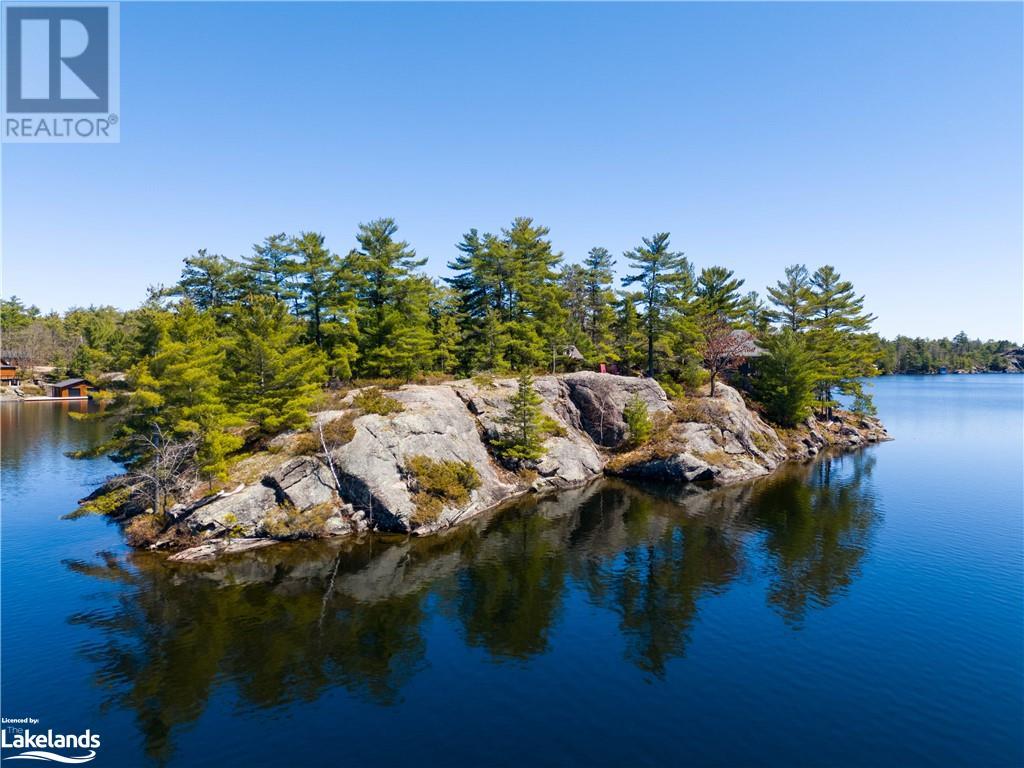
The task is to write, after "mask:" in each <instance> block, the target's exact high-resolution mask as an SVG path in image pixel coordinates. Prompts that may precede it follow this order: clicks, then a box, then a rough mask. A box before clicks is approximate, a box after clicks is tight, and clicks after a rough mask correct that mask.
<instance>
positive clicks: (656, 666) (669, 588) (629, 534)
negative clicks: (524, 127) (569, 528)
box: [581, 490, 739, 677]
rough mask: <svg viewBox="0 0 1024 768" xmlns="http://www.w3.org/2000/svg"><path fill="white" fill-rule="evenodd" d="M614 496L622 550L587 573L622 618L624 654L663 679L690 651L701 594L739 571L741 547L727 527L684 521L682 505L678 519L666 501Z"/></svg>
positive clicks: (596, 596) (592, 561) (591, 563)
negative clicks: (670, 665) (620, 511)
mask: <svg viewBox="0 0 1024 768" xmlns="http://www.w3.org/2000/svg"><path fill="white" fill-rule="evenodd" d="M616 495H617V497H618V499H617V500H618V502H619V504H620V505H621V504H623V502H624V506H625V509H624V511H623V514H622V517H621V520H622V528H621V536H620V537H619V538H620V539H621V542H620V547H619V551H618V552H617V553H616V554H614V555H610V556H609V555H605V556H604V557H599V558H592V557H591V558H587V559H585V560H583V561H582V562H581V570H582V573H583V576H584V580H585V583H586V585H587V587H588V589H589V592H590V595H591V597H592V599H593V600H594V601H595V602H596V603H598V604H599V605H603V606H605V607H608V608H611V609H613V610H615V611H616V612H617V613H618V614H619V617H620V622H619V626H620V628H621V630H622V632H623V634H624V635H625V637H626V657H627V658H628V659H629V660H630V661H631V662H632V663H634V664H636V665H637V666H638V667H639V668H640V669H642V670H643V671H645V672H648V673H651V674H653V675H655V676H658V677H661V676H663V675H664V674H665V667H666V664H667V663H668V661H669V660H670V659H672V658H674V657H678V656H682V655H683V654H684V653H685V650H686V643H687V640H688V637H689V630H690V627H691V626H692V625H693V623H694V621H695V619H696V616H697V606H698V601H699V599H700V598H701V596H703V595H705V594H709V593H713V592H715V591H717V590H719V589H721V588H723V587H724V586H725V585H726V584H728V583H729V581H731V580H732V578H733V577H734V576H735V575H736V573H737V572H738V570H739V544H738V542H737V541H736V540H735V539H734V538H733V537H732V536H731V535H730V533H729V532H728V531H727V530H726V529H722V528H718V527H714V526H711V525H708V524H706V521H704V520H701V519H687V518H685V517H682V516H680V515H679V514H678V508H677V509H676V515H675V519H674V520H673V519H672V518H668V517H666V515H665V513H666V511H667V510H666V505H665V503H664V502H659V501H657V500H655V499H653V498H652V497H650V496H645V495H639V494H637V493H635V492H630V493H622V492H621V490H620V491H619V493H618V494H616ZM669 521H670V522H669ZM659 522H660V523H661V524H659ZM666 523H667V524H666ZM659 529H660V530H659Z"/></svg>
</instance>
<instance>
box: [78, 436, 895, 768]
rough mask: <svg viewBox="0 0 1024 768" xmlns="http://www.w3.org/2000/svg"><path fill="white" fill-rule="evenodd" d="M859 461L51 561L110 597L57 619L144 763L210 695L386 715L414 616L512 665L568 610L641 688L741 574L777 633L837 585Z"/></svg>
mask: <svg viewBox="0 0 1024 768" xmlns="http://www.w3.org/2000/svg"><path fill="white" fill-rule="evenodd" d="M873 463H874V458H873V456H872V453H871V452H870V451H869V452H863V453H858V454H852V455H847V456H843V457H838V458H831V459H825V460H822V461H819V462H817V463H814V464H812V465H807V466H788V467H785V468H783V469H782V470H781V471H780V472H778V473H776V474H775V475H773V476H771V477H769V478H765V479H763V480H760V481H757V482H754V483H748V484H744V485H740V486H736V487H732V488H726V489H721V490H717V491H711V492H698V493H694V492H693V491H691V490H688V489H685V488H683V489H680V488H666V487H638V486H633V485H627V484H624V483H620V482H615V481H602V482H600V483H597V484H594V485H591V486H589V487H587V488H584V489H579V490H574V491H567V492H564V493H561V494H559V495H557V496H553V497H548V498H542V499H531V500H526V501H523V502H520V503H517V504H515V505H513V506H511V507H509V508H507V509H505V510H504V511H501V512H499V513H496V514H494V515H492V516H490V517H489V518H487V519H485V520H480V521H477V522H475V523H470V524H467V525H466V526H464V527H462V528H459V529H456V530H453V531H451V532H449V533H448V534H447V535H444V536H438V537H431V538H426V539H403V538H398V537H389V538H377V539H373V540H371V541H363V542H351V541H349V542H345V541H341V542H330V543H303V544H295V545H291V544H288V545H285V544H282V545H278V546H275V547H271V548H268V549H264V550H258V551H254V552H250V553H247V554H245V555H240V556H236V557H233V558H230V559H224V560H221V561H216V562H213V563H207V564H191V565H185V564H181V565H175V564H171V563H168V562H167V561H166V560H165V559H164V558H163V557H161V556H156V555H152V554H146V553H136V554H133V555H129V556H128V557H127V558H126V559H124V560H122V559H119V558H117V557H114V556H113V555H109V554H107V555H101V556H100V557H99V558H98V559H97V560H96V561H94V562H93V561H90V562H84V561H68V562H67V566H68V568H70V569H71V570H73V571H74V572H76V573H78V574H81V575H84V576H87V577H90V578H93V579H101V580H104V581H107V582H111V581H112V582H115V583H117V584H119V585H121V587H122V591H121V594H120V596H119V599H118V601H117V603H116V605H114V606H113V607H112V608H111V607H110V606H107V607H104V608H102V609H96V610H90V611H83V612H79V613H76V614H74V615H73V616H71V617H70V619H69V620H70V621H71V622H72V623H74V624H76V625H83V626H86V627H89V628H90V629H91V630H94V634H93V640H92V641H91V642H90V644H89V645H88V646H87V647H86V649H85V653H86V655H87V657H88V658H89V659H90V660H91V662H92V663H93V664H94V665H95V681H96V684H97V685H98V686H99V687H100V688H101V689H102V690H103V691H104V692H105V694H106V696H107V704H108V706H116V707H126V708H128V709H130V710H132V711H133V712H134V714H135V716H136V718H137V721H138V724H139V727H140V729H141V731H142V733H143V736H144V739H145V742H146V746H147V753H148V754H149V756H150V757H151V758H154V759H156V760H166V759H168V758H169V756H170V755H171V753H172V751H173V743H172V742H173V734H174V731H175V728H176V727H179V726H183V725H185V724H188V723H190V722H193V721H195V720H197V719H198V717H199V716H200V714H201V713H202V712H203V710H204V707H205V706H206V705H207V703H208V701H209V700H210V699H211V697H212V696H213V694H214V693H215V691H217V689H218V688H219V687H221V686H226V685H230V686H233V688H234V689H235V690H236V691H237V697H238V700H239V702H240V703H239V705H238V706H240V707H242V708H247V707H252V708H265V707H276V706H281V705H287V704H289V703H292V702H301V701H311V700H314V699H316V698H317V697H318V696H320V695H321V694H322V693H324V692H325V691H327V690H328V689H332V688H336V687H341V688H344V689H345V690H347V691H348V692H349V693H350V694H351V695H353V696H356V697H358V698H359V699H361V700H363V701H367V702H372V703H375V704H379V705H385V706H386V705H391V704H394V703H396V702H398V701H399V700H400V692H401V690H402V687H403V685H405V684H406V683H407V682H408V681H410V680H411V679H412V678H413V676H415V675H416V673H417V671H418V670H420V669H422V668H424V666H425V665H427V664H428V661H427V655H428V648H427V642H426V640H425V638H424V625H425V622H426V619H427V618H428V616H429V615H431V614H432V613H438V614H441V615H443V616H444V617H446V618H448V619H450V620H451V621H452V622H453V624H454V626H455V627H456V628H457V629H458V630H459V634H460V635H461V638H462V641H463V642H464V643H465V644H466V645H468V646H471V647H474V648H479V649H483V650H484V651H485V654H486V655H487V656H488V657H489V658H490V659H492V660H493V661H497V662H501V661H507V660H517V661H518V662H520V663H529V661H530V659H533V658H536V657H537V656H539V655H541V654H544V653H545V652H547V651H548V650H550V649H551V648H552V646H553V644H554V643H555V642H556V639H555V638H554V634H555V629H556V628H557V627H558V625H559V622H560V620H561V619H562V618H563V616H564V614H565V611H566V606H567V603H568V601H569V596H570V594H574V595H579V596H580V597H581V598H582V599H583V600H584V601H586V602H588V603H589V604H590V605H592V606H595V607H596V608H597V609H598V610H608V611H611V612H612V613H613V614H614V615H615V617H616V620H617V624H618V628H619V630H620V632H621V634H622V636H623V638H624V640H625V648H626V650H625V654H626V658H627V660H628V662H629V663H630V664H632V665H634V666H635V667H636V668H637V669H638V670H639V671H641V672H642V673H643V674H645V675H652V676H654V677H655V678H660V677H662V676H664V675H665V673H666V668H667V666H668V664H669V662H670V661H671V660H672V659H675V658H679V657H682V656H683V655H684V654H685V652H686V647H687V643H688V640H689V638H690V636H691V634H692V632H693V631H694V629H695V627H696V626H697V625H698V623H699V614H700V608H701V605H702V603H703V602H705V601H707V600H709V599H712V598H713V597H714V596H715V595H717V594H721V593H724V592H725V591H726V590H728V588H729V586H730V584H731V583H732V582H733V581H734V580H735V579H737V577H738V576H740V575H741V574H744V573H748V572H757V573H761V572H762V570H766V571H767V573H766V576H767V584H768V587H767V594H766V601H767V603H768V604H769V605H770V606H771V607H772V609H773V610H774V611H776V612H777V613H778V614H779V615H780V616H781V617H782V619H783V620H784V621H785V622H787V623H788V624H790V625H792V626H793V627H794V628H796V627H799V626H800V625H801V622H802V621H803V620H804V618H805V616H806V615H807V613H808V611H810V610H813V609H816V608H824V607H827V606H829V605H831V604H833V603H834V602H835V601H836V600H838V599H839V598H840V597H841V596H842V595H843V594H844V593H845V592H846V591H847V590H848V589H849V588H850V586H851V585H852V584H853V582H854V581H855V580H856V578H857V576H858V573H859V568H860V567H861V563H862V561H863V559H864V556H865V554H866V553H867V551H868V548H869V546H870V543H871V538H872V530H873V528H874V527H875V526H876V524H877V522H878V517H877V513H876V511H875V504H874V499H873V497H872V491H871V484H870V481H869V478H870V475H871V472H872V467H873Z"/></svg>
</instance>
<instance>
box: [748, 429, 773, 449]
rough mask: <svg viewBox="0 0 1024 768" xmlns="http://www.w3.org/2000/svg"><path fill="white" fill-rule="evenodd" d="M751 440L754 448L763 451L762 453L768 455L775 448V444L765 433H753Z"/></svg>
mask: <svg viewBox="0 0 1024 768" xmlns="http://www.w3.org/2000/svg"><path fill="white" fill-rule="evenodd" d="M750 439H751V441H752V442H753V443H754V446H755V447H756V448H757V450H759V451H761V453H768V452H769V451H770V450H772V448H774V447H775V444H774V443H772V441H771V439H770V438H769V437H768V435H766V434H764V433H763V432H751V433H750Z"/></svg>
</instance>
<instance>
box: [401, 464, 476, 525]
mask: <svg viewBox="0 0 1024 768" xmlns="http://www.w3.org/2000/svg"><path fill="white" fill-rule="evenodd" d="M405 469H406V472H408V473H409V475H410V476H411V477H412V479H413V485H414V490H415V493H414V494H413V502H414V503H415V504H416V512H415V514H414V515H413V521H414V522H416V523H418V524H420V525H422V524H424V523H432V522H434V521H435V520H437V518H438V517H439V516H440V515H441V511H442V510H443V509H444V506H445V504H465V503H466V502H467V501H469V494H470V492H471V491H473V490H475V489H476V488H479V487H480V475H478V474H477V471H476V468H475V467H474V466H473V465H472V464H469V463H468V462H465V461H447V460H441V461H438V460H435V459H431V458H430V457H429V456H410V457H409V458H408V459H406V461H405Z"/></svg>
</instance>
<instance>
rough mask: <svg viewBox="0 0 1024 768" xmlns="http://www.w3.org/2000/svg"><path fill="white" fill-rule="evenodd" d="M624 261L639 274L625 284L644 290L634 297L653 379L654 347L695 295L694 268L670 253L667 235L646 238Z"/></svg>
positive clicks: (677, 254)
mask: <svg viewBox="0 0 1024 768" xmlns="http://www.w3.org/2000/svg"><path fill="white" fill-rule="evenodd" d="M625 257H626V258H627V259H628V260H629V261H630V262H632V264H633V266H634V267H635V268H636V270H637V271H636V272H634V273H633V274H631V275H628V276H627V277H625V278H624V279H623V281H622V284H623V285H624V286H630V285H634V284H639V286H640V288H641V290H640V292H639V293H637V294H633V295H634V296H635V297H636V298H635V300H636V303H637V304H638V305H639V306H641V307H643V311H642V312H641V315H640V317H641V321H642V324H643V327H644V331H645V333H646V336H647V375H648V376H649V377H653V376H654V369H655V365H654V350H655V345H656V343H657V342H658V340H659V338H660V337H661V336H662V334H664V333H665V331H666V329H667V327H668V325H669V322H670V321H671V319H672V315H673V314H675V313H676V312H677V311H678V308H679V307H680V306H681V305H682V304H683V303H685V302H686V301H687V300H688V299H689V297H690V295H691V294H692V291H693V268H692V267H691V266H690V263H689V261H687V259H686V257H685V256H684V255H683V254H682V253H675V252H673V251H670V250H669V233H668V232H659V233H658V234H656V235H654V236H653V237H650V238H646V237H645V238H643V245H641V246H639V247H637V248H634V249H633V250H632V251H627V252H626V254H625Z"/></svg>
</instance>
